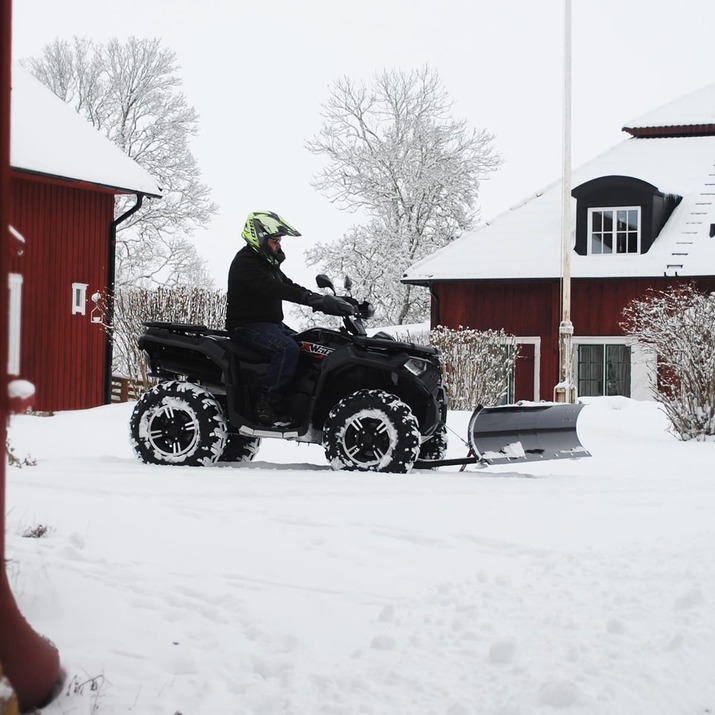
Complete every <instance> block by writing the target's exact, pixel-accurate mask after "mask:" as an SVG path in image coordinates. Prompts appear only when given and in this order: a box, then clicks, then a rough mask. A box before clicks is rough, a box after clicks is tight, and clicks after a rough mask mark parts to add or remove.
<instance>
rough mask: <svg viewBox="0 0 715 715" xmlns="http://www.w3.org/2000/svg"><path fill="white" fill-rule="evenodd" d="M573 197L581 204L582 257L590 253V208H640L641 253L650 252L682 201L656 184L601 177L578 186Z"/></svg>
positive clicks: (579, 234) (578, 227)
mask: <svg viewBox="0 0 715 715" xmlns="http://www.w3.org/2000/svg"><path fill="white" fill-rule="evenodd" d="M571 195H572V196H573V197H574V198H575V199H576V202H577V203H576V246H575V250H576V253H578V254H579V255H581V256H585V255H587V254H588V210H589V209H595V208H604V207H608V208H617V207H619V206H624V207H626V206H637V207H639V208H640V211H641V221H640V230H641V235H640V252H641V253H647V252H648V250H649V249H650V247H651V246H652V245H653V242H654V241H655V239H656V238H657V237H658V234H659V233H660V231H661V229H662V228H663V226H665V223H666V221H667V220H668V218H670V214H671V213H673V209H674V208H675V207H676V206H677V205H678V204H679V203H680V201H681V198H682V197H681V196H677V195H675V194H664V193H662V192H660V191H658V188H657V187H656V186H653V184H649V183H648V182H647V181H642V180H641V179H635V178H633V177H632V176H601V177H600V178H598V179H592V180H591V181H587V182H586V183H585V184H581V185H580V186H577V187H576V188H575V189H573V191H572V192H571Z"/></svg>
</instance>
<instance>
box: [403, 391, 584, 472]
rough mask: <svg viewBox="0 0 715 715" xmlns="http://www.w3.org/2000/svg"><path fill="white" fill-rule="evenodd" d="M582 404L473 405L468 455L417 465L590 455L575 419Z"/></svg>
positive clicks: (468, 435) (498, 462)
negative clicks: (577, 429)
mask: <svg viewBox="0 0 715 715" xmlns="http://www.w3.org/2000/svg"><path fill="white" fill-rule="evenodd" d="M583 407H584V405H583V404H575V405H569V404H562V403H535V404H516V405H503V406H500V407H481V406H480V407H477V409H476V410H474V412H473V414H472V416H471V418H470V419H469V427H468V430H467V442H468V445H469V456H467V457H464V458H461V459H460V458H456V459H439V460H418V461H417V462H415V465H414V466H415V468H417V469H429V468H432V467H448V466H456V465H467V464H482V465H485V466H486V465H492V464H514V463H521V462H535V461H542V460H549V459H574V458H578V457H590V456H591V454H590V452H588V450H586V449H585V448H584V447H583V445H582V444H581V442H580V441H579V438H578V433H577V431H576V423H577V421H578V416H579V413H580V412H581V410H582V409H583Z"/></svg>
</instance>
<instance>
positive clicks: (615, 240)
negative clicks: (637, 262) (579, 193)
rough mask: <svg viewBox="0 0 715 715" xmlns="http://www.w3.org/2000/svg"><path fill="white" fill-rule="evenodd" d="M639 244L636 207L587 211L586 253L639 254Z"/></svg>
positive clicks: (637, 211)
mask: <svg viewBox="0 0 715 715" xmlns="http://www.w3.org/2000/svg"><path fill="white" fill-rule="evenodd" d="M640 243H641V212H640V208H639V207H638V206H619V207H614V208H593V209H589V210H588V252H589V253H590V254H591V255H604V254H611V255H612V254H616V253H639V252H640Z"/></svg>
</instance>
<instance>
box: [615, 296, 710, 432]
mask: <svg viewBox="0 0 715 715" xmlns="http://www.w3.org/2000/svg"><path fill="white" fill-rule="evenodd" d="M623 317H624V319H623V322H622V323H621V327H622V328H623V329H624V331H625V332H626V334H627V335H630V336H631V337H632V338H633V339H634V340H636V341H637V342H639V343H640V344H641V345H642V346H643V347H644V349H645V350H646V351H649V352H651V353H653V354H655V356H656V357H657V361H658V384H657V385H654V387H655V388H657V389H655V390H654V392H653V394H654V399H655V400H656V401H657V402H659V403H660V404H661V405H662V406H663V409H664V410H665V413H666V414H667V415H668V418H669V419H670V422H671V424H672V428H673V431H674V433H675V434H676V436H678V437H679V438H680V439H682V440H690V439H708V438H712V437H713V436H715V350H714V349H713V346H715V295H714V294H712V293H711V294H704V293H700V292H698V291H697V290H695V288H693V287H692V286H686V287H680V288H677V289H674V290H670V291H656V290H650V291H648V293H646V295H645V297H644V298H642V299H639V300H634V301H632V302H631V303H629V304H628V305H627V306H626V308H625V309H624V311H623Z"/></svg>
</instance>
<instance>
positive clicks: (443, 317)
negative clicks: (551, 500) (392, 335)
mask: <svg viewBox="0 0 715 715" xmlns="http://www.w3.org/2000/svg"><path fill="white" fill-rule="evenodd" d="M684 282H692V283H694V284H696V285H697V286H698V287H699V288H700V289H702V290H709V291H715V277H706V278H699V279H692V280H690V279H688V280H685V279H678V278H665V277H663V278H652V279H609V280H604V279H595V278H594V279H574V280H572V283H571V317H572V322H573V324H574V331H575V337H576V338H578V336H584V337H585V336H609V335H614V336H621V335H623V332H622V331H621V328H620V327H619V323H620V322H621V320H622V312H623V308H624V307H625V306H626V305H627V304H628V303H629V302H630V301H631V300H633V299H635V298H639V297H642V296H643V295H644V294H645V293H646V291H647V290H648V289H649V288H654V289H656V290H666V289H668V288H671V287H673V286H675V285H678V284H680V283H684ZM433 294H434V296H435V298H434V299H433V303H432V322H433V325H437V324H441V325H445V326H447V327H450V328H457V327H459V326H460V325H461V326H464V327H465V328H466V327H469V328H473V329H474V330H489V329H491V330H499V329H504V330H505V331H506V332H507V333H510V334H512V335H516V336H517V337H540V338H541V369H540V373H539V379H540V387H541V394H540V399H543V400H551V399H553V387H554V385H555V384H556V383H557V382H558V374H559V353H558V350H559V347H558V330H559V322H560V320H561V306H560V301H561V287H560V284H559V281H558V280H540V281H536V280H523V281H516V280H514V281H444V282H436V283H435V284H434V285H433ZM526 350H527V346H526V345H522V347H521V352H522V353H523V354H526V352H525V351H526ZM528 354H529V356H532V355H533V353H532V352H528ZM531 365H533V361H532V362H531ZM528 371H529V367H528V366H527V365H526V364H517V369H516V377H515V398H516V399H533V387H534V386H533V376H532V375H533V373H531V374H528Z"/></svg>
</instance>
